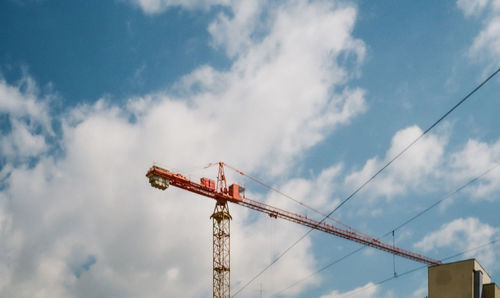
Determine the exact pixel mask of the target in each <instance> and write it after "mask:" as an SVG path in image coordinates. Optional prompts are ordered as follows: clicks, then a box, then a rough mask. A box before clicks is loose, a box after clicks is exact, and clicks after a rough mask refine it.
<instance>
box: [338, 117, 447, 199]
mask: <svg viewBox="0 0 500 298" xmlns="http://www.w3.org/2000/svg"><path fill="white" fill-rule="evenodd" d="M421 134H422V130H421V129H420V128H419V127H418V126H410V127H407V128H405V129H402V130H400V131H398V132H396V134H395V135H394V136H393V138H392V142H391V147H390V148H389V150H388V151H387V153H386V154H385V158H384V159H379V158H378V157H374V158H371V159H369V160H368V161H367V162H366V163H365V165H364V166H363V168H362V169H361V170H360V171H356V172H353V173H351V174H349V175H348V176H347V177H346V179H345V185H346V186H347V187H348V188H349V189H354V188H356V187H358V186H359V185H361V184H362V183H364V182H365V181H366V180H368V179H369V178H370V177H371V176H372V175H373V174H375V173H376V171H378V170H379V169H380V168H382V166H383V165H385V164H386V163H387V162H388V161H389V160H391V159H392V158H393V157H394V156H396V155H397V154H398V153H399V152H401V150H403V149H404V148H405V147H406V146H407V145H408V144H410V143H411V142H412V141H413V140H415V139H416V138H417V137H418V136H420V135H421ZM446 143H447V138H446V137H445V136H439V135H435V134H428V135H426V136H425V137H423V138H422V139H420V140H419V141H418V142H417V143H416V144H415V145H414V146H412V147H411V148H410V149H409V150H408V151H406V153H404V154H403V155H402V156H401V157H400V158H399V159H398V160H396V161H395V162H394V163H393V164H392V165H391V166H390V167H389V168H387V170H385V172H384V173H383V174H381V175H380V176H379V177H377V178H376V179H377V180H376V181H374V183H372V184H370V185H368V186H367V187H366V189H365V190H364V195H365V196H369V197H371V198H372V199H373V198H376V197H386V198H387V199H392V198H393V197H394V196H397V195H402V194H405V193H406V192H407V191H408V189H410V188H411V189H417V188H420V189H422V188H423V187H425V186H426V185H427V184H426V182H427V181H428V180H429V179H430V178H431V177H436V176H439V167H440V166H441V164H442V162H443V152H444V148H445V145H446Z"/></svg>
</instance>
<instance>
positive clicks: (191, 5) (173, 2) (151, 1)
mask: <svg viewBox="0 0 500 298" xmlns="http://www.w3.org/2000/svg"><path fill="white" fill-rule="evenodd" d="M129 1H130V2H131V3H132V4H134V5H137V6H138V7H139V8H140V9H142V11H144V13H146V14H157V13H161V12H163V11H165V10H167V9H168V8H170V7H182V8H185V9H208V8H210V7H211V6H215V5H229V4H230V1H229V0H129Z"/></svg>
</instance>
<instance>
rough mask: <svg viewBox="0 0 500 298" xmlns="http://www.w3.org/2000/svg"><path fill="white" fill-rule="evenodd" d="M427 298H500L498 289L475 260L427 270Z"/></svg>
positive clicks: (432, 267) (437, 266)
mask: <svg viewBox="0 0 500 298" xmlns="http://www.w3.org/2000/svg"><path fill="white" fill-rule="evenodd" d="M428 291H429V292H428V293H429V298H500V289H499V288H498V286H497V285H496V284H495V283H492V282H491V276H490V275H489V274H488V273H487V272H486V270H484V268H483V267H482V266H481V265H480V264H479V263H478V262H477V261H476V260H475V259H470V260H464V261H458V262H454V263H448V264H442V265H436V266H431V267H429V268H428Z"/></svg>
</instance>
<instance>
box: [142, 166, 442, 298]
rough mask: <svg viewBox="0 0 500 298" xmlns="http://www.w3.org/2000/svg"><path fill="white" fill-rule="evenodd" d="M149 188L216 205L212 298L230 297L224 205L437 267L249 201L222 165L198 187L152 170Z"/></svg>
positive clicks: (366, 238)
mask: <svg viewBox="0 0 500 298" xmlns="http://www.w3.org/2000/svg"><path fill="white" fill-rule="evenodd" d="M146 177H147V178H148V179H149V183H151V186H153V187H155V188H158V189H161V190H165V189H167V188H168V187H169V185H172V186H175V187H179V188H181V189H184V190H187V191H190V192H193V193H196V194H199V195H202V196H205V197H208V198H212V199H214V200H215V201H216V203H215V209H214V212H213V213H212V215H211V216H210V218H211V219H212V222H213V297H217V298H219V297H224V298H225V297H229V296H230V282H231V280H230V241H229V236H230V225H229V224H230V220H231V219H232V218H231V215H230V214H229V207H228V204H227V203H228V202H231V203H234V204H237V205H240V206H244V207H247V208H250V209H253V210H257V211H260V212H262V213H265V214H267V215H269V216H270V217H273V218H282V219H286V220H288V221H291V222H295V223H298V224H300V225H303V226H306V227H309V228H311V229H315V230H318V231H321V232H325V233H328V234H331V235H334V236H337V237H342V238H345V239H347V240H351V241H354V242H358V243H361V244H363V245H367V246H371V247H373V248H376V249H379V250H383V251H386V252H388V253H391V254H393V255H397V256H400V257H403V258H407V259H410V260H413V261H416V262H420V263H424V264H427V265H438V264H441V262H440V261H438V260H433V259H431V258H428V257H425V256H423V255H420V254H417V253H414V252H411V251H408V250H405V249H402V248H399V247H396V246H394V245H392V244H387V243H384V242H381V241H379V240H377V239H375V238H373V237H370V236H368V235H366V234H363V233H360V232H357V231H354V230H352V229H344V228H339V227H336V226H333V225H330V224H328V223H326V222H324V221H323V220H322V221H317V220H314V219H311V218H307V217H306V216H303V215H300V214H296V213H293V212H290V211H286V210H283V209H280V208H277V207H274V206H271V205H268V204H264V203H261V202H258V201H254V200H251V199H249V198H247V197H245V189H244V188H243V187H242V186H240V185H238V184H231V185H230V186H229V187H227V182H226V176H225V174H224V163H222V162H219V173H218V177H217V182H215V181H214V180H212V179H208V178H201V179H200V183H198V182H194V181H191V180H190V179H188V178H187V177H185V176H183V175H181V174H179V173H173V172H170V171H168V170H166V169H163V168H160V167H158V166H153V167H151V168H150V169H149V171H148V172H147V173H146Z"/></svg>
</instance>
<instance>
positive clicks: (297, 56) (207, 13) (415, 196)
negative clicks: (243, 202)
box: [0, 0, 500, 298]
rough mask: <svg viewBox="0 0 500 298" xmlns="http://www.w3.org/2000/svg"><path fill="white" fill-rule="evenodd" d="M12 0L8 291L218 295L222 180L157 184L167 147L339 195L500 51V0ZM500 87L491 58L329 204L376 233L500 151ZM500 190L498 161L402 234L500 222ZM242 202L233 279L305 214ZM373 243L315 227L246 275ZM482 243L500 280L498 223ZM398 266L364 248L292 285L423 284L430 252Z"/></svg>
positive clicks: (6, 70)
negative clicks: (188, 185) (216, 235)
mask: <svg viewBox="0 0 500 298" xmlns="http://www.w3.org/2000/svg"><path fill="white" fill-rule="evenodd" d="M0 16H1V17H0V24H1V25H0V40H1V42H0V133H1V134H0V138H1V142H0V233H1V234H2V236H1V237H0V250H1V251H2V252H3V253H2V255H0V273H1V274H0V296H7V297H34V296H36V295H38V296H39V297H158V296H159V295H162V296H168V297H184V296H189V297H206V296H209V295H210V293H211V249H212V247H211V239H210V237H211V223H210V220H209V216H210V213H211V211H212V210H213V202H211V201H209V200H207V199H204V198H200V197H197V196H196V195H192V194H189V193H185V192H184V191H180V190H175V189H168V190H167V191H165V192H159V191H158V190H156V189H152V188H151V187H150V186H149V184H148V183H147V180H146V179H145V177H144V174H145V172H146V170H147V169H148V168H149V167H150V166H151V165H152V164H153V163H157V164H159V165H162V166H164V167H166V168H169V169H176V170H179V171H181V172H182V173H184V174H186V175H189V177H191V178H192V179H198V178H199V177H202V176H210V177H214V178H215V176H216V169H215V168H209V169H204V166H205V165H206V164H208V163H210V162H214V161H219V160H221V161H225V162H227V163H228V164H230V165H233V166H235V167H236V168H238V169H240V170H242V171H245V172H247V173H249V174H251V175H253V176H255V177H259V178H261V179H262V180H263V181H265V182H266V183H269V184H271V185H273V186H274V187H276V188H279V189H280V190H282V191H283V192H285V193H287V194H290V195H291V196H293V197H294V198H296V199H298V200H301V201H303V202H304V203H306V204H308V205H311V206H313V207H314V208H316V209H319V210H322V211H323V212H325V213H328V212H329V211H331V210H332V209H333V208H334V207H335V206H336V205H337V204H338V203H339V202H340V201H341V200H342V199H344V198H345V197H347V196H348V195H349V194H350V193H351V192H352V191H353V190H354V189H355V188H356V187H357V186H359V185H360V184H361V183H363V182H364V181H365V180H366V179H367V178H368V177H369V176H370V175H372V174H373V173H375V172H376V170H377V169H379V168H380V167H382V166H383V165H384V164H385V162H387V161H388V160H390V159H391V158H392V157H393V156H394V155H395V154H397V153H398V152H399V151H400V150H401V149H402V148H404V146H405V145H407V144H409V143H410V142H411V141H412V140H413V139H415V138H416V137H418V135H419V134H420V133H421V132H422V131H423V130H425V129H426V128H427V127H429V126H430V125H431V124H432V123H433V122H434V121H435V120H437V119H438V118H439V117H440V116H441V115H442V114H444V113H445V112H446V111H447V110H448V109H449V108H451V107H452V106H453V105H454V104H455V103H456V102H458V101H459V100H460V99H461V98H462V97H463V96H465V95H466V94H467V93H468V92H470V91H471V90H472V89H473V88H474V87H475V86H476V85H477V84H479V83H480V82H481V81H482V80H484V79H485V78H486V77H487V76H488V75H489V74H490V73H492V72H493V71H494V70H495V69H496V68H498V67H499V66H500V62H499V61H500V59H499V58H500V2H499V1H498V0H458V1H439V2H436V1H405V2H398V3H395V2H394V1H361V0H359V1H305V0H297V1H270V2H269V1H225V0H191V1H174V0H121V1H118V0H116V1H72V2H68V1H60V0H41V1H23V0H9V1H3V2H2V3H1V4H0ZM499 93H500V79H499V78H498V77H496V78H494V79H493V80H491V81H490V82H489V83H488V84H487V85H485V86H484V87H483V88H482V89H480V90H479V91H478V92H477V93H476V94H475V95H474V96H473V97H471V98H470V100H468V101H467V102H466V103H464V104H463V105H462V106H460V107H459V108H458V109H457V110H456V111H455V112H453V113H452V114H451V115H450V116H449V117H447V118H446V119H445V121H443V122H442V123H440V125H439V126H437V127H436V128H435V129H434V130H432V131H431V132H430V133H429V134H428V135H427V136H426V137H425V138H423V139H422V140H420V141H419V142H418V143H417V144H416V145H415V146H414V147H412V148H411V149H410V150H409V151H408V152H407V153H406V154H405V155H404V156H402V158H401V159H399V160H397V161H396V162H395V163H394V164H393V165H391V166H390V167H389V168H387V170H386V171H384V172H383V174H382V175H380V176H379V177H377V178H376V179H375V180H374V181H373V182H372V183H370V184H369V185H368V186H367V187H366V188H365V189H364V190H363V191H361V192H360V193H359V194H357V195H356V196H355V197H354V198H353V199H352V200H350V201H349V202H348V203H347V204H346V205H345V206H343V207H342V208H340V209H339V210H338V211H337V212H336V213H334V215H333V216H334V217H335V218H337V219H339V220H341V221H342V222H344V223H346V224H349V225H351V226H353V227H355V228H356V229H359V230H361V231H363V232H365V233H368V234H370V235H372V236H375V237H377V236H380V235H382V234H384V233H386V232H388V231H391V230H392V229H393V228H395V227H396V226H397V225H399V224H400V223H402V222H404V221H405V220H406V219H408V218H410V217H412V216H413V215H415V214H417V213H418V212H419V211H421V210H423V209H424V208H426V207H427V206H430V205H431V204H433V203H434V202H436V201H437V200H440V199H441V198H443V197H444V196H445V195H446V194H447V193H449V192H451V191H453V190H455V189H457V188H458V187H460V186H461V185H463V184H465V183H466V182H467V181H468V180H470V179H472V178H474V177H476V176H478V175H479V174H481V173H482V172H484V171H485V170H487V169H488V168H490V167H492V166H493V165H494V164H495V163H496V162H499V161H500V134H499V133H498V127H500V118H499V117H498V112H499V111H500V108H499V107H500V105H499V101H498V100H499V99H498V94H499ZM228 174H229V175H228V178H229V179H230V180H231V181H236V182H238V183H241V184H244V185H245V186H246V187H247V195H248V196H251V197H252V198H254V199H257V200H260V201H263V202H266V203H268V204H271V205H274V206H277V207H280V208H284V209H287V210H291V211H295V212H298V213H301V214H307V216H310V217H316V218H320V217H319V216H317V215H315V214H313V213H312V212H311V211H310V210H304V209H301V207H300V206H297V205H296V204H295V203H293V202H291V201H289V200H286V199H285V198H283V197H280V196H279V195H277V194H275V193H271V192H268V191H266V190H265V189H262V188H261V187H259V186H258V185H255V184H252V182H251V181H249V180H245V179H244V178H243V177H241V176H238V175H236V174H234V173H230V172H229V173H228ZM499 194H500V169H496V170H494V171H492V172H491V173H489V174H488V175H486V176H484V177H482V178H481V180H480V181H479V182H478V183H476V184H474V185H471V186H470V187H468V188H467V189H465V190H463V191H462V192H460V193H459V194H457V195H455V196H453V197H452V198H450V199H448V200H446V201H445V203H443V204H441V205H440V206H438V207H436V208H434V209H432V210H431V211H430V212H428V213H426V214H425V215H423V216H422V217H420V218H418V219H417V220H415V221H414V222H412V223H410V224H409V225H407V226H405V227H404V228H402V229H400V230H398V231H396V244H397V245H399V246H401V247H403V248H405V249H409V250H412V251H416V252H418V253H422V254H424V255H427V256H429V257H432V258H435V259H442V258H445V257H447V256H450V255H453V254H456V253H458V252H461V251H465V250H468V249H471V248H474V247H475V246H477V245H480V244H482V243H486V242H488V241H491V240H493V239H496V238H499V237H500V217H499V215H498V214H499V210H500V208H499V207H500V199H499ZM230 210H231V213H232V215H233V221H232V223H231V224H232V226H231V227H232V235H231V236H232V242H231V248H232V252H231V253H232V255H231V256H232V258H231V262H232V268H231V269H232V271H231V281H232V289H233V290H237V289H238V288H239V287H241V286H242V285H243V284H245V283H246V282H247V281H248V280H250V279H251V278H252V277H253V276H254V275H255V274H257V273H258V272H259V271H260V270H262V268H264V267H265V266H266V265H267V264H269V263H270V262H271V261H272V259H273V258H275V257H276V256H277V255H279V254H280V253H281V252H282V251H284V250H285V249H286V248H287V247H288V246H289V245H290V244H292V243H293V242H294V241H295V240H296V239H298V238H299V237H300V236H301V235H303V234H304V233H305V232H306V231H307V230H306V229H305V228H303V227H300V226H297V225H295V224H292V223H289V222H284V221H281V220H274V219H270V218H268V217H266V216H261V215H259V214H256V213H254V212H253V211H249V210H245V209H244V208H242V207H238V206H230ZM383 240H384V241H388V242H391V241H392V239H391V238H390V237H389V238H384V239H383ZM357 247H358V246H357V244H355V243H351V242H348V241H346V240H343V239H337V238H333V237H331V236H329V235H323V234H321V233H319V232H313V233H311V235H309V236H308V237H306V238H305V240H304V241H302V242H301V243H300V244H299V245H298V246H297V247H295V248H294V249H292V250H291V251H290V252H289V253H288V254H287V255H286V256H285V257H284V258H282V259H281V260H280V261H279V262H277V264H276V265H274V266H272V267H271V268H270V269H269V270H268V271H267V272H266V273H265V274H263V275H262V277H261V278H259V279H257V280H256V281H255V282H254V283H253V284H252V285H251V286H249V287H248V288H246V289H245V291H243V292H241V293H240V294H239V295H238V296H240V297H259V296H260V294H261V290H262V294H263V296H266V297H268V296H272V295H274V294H275V293H277V292H279V291H281V290H282V289H284V288H286V287H287V286H288V285H291V284H293V283H294V282H296V281H297V280H300V279H302V278H303V277H305V276H308V275H310V274H311V273H313V272H315V271H316V270H318V269H319V268H321V267H323V266H325V265H327V264H329V263H330V262H332V261H334V260H336V259H337V258H339V257H341V256H343V255H345V254H347V253H348V252H350V251H351V250H353V249H356V248H357ZM471 257H475V258H478V260H479V261H480V262H481V263H482V264H483V266H484V267H485V268H487V270H488V272H489V273H490V275H492V277H493V280H495V281H497V282H498V280H499V276H500V266H499V265H498V264H499V262H498V260H499V257H500V248H499V247H498V245H497V246H489V247H487V248H485V249H483V250H480V251H473V252H471V253H469V254H466V255H465V256H463V257H462V258H471ZM455 260H456V259H455ZM418 266H420V264H418V263H415V262H412V261H407V260H403V259H401V258H396V271H397V272H399V273H402V272H405V271H407V270H410V269H413V268H415V267H418ZM392 275H393V261H392V256H391V255H389V254H386V253H382V252H379V251H376V250H373V249H365V250H363V251H362V252H360V253H358V254H356V255H354V256H351V257H349V258H347V259H346V260H344V261H342V262H340V263H338V264H336V265H334V266H332V267H331V268H329V269H328V270H325V271H323V272H321V273H320V274H317V275H315V276H314V277H312V278H310V279H307V280H305V281H304V282H301V283H299V284H297V286H295V287H292V288H290V289H289V290H288V291H285V292H281V293H280V295H282V296H284V297H325V298H326V297H329V298H332V297H425V295H426V293H427V288H426V286H427V281H426V278H427V275H426V271H425V270H421V271H418V272H416V273H413V274H411V275H408V276H403V277H401V278H398V279H395V280H393V281H391V282H388V283H384V284H382V285H375V283H377V282H378V281H381V280H384V279H386V278H388V277H391V276H392ZM359 289H361V290H359Z"/></svg>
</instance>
